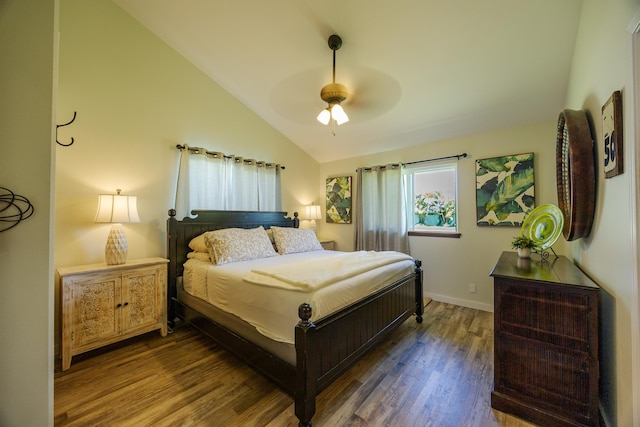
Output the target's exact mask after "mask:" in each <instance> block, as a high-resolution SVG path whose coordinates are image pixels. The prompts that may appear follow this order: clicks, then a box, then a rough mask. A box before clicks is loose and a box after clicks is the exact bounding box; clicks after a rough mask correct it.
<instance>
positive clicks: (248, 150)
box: [55, 0, 319, 266]
mask: <svg viewBox="0 0 640 427" xmlns="http://www.w3.org/2000/svg"><path fill="white" fill-rule="evenodd" d="M60 31H61V37H60V38H61V40H60V85H59V91H60V97H59V98H60V99H59V103H58V115H59V116H60V121H61V122H63V121H68V120H70V119H71V117H72V116H73V112H74V111H77V119H76V121H75V122H74V123H73V124H72V125H70V126H68V127H65V128H61V129H60V139H61V140H63V141H70V138H71V137H73V138H74V140H75V143H74V144H73V145H72V146H70V147H58V149H57V162H56V179H57V182H56V214H57V215H56V218H57V220H56V240H55V265H56V266H69V265H78V264H85V263H94V262H101V261H103V259H104V244H105V242H106V237H107V234H108V232H109V229H110V225H109V224H95V223H93V222H92V221H93V218H94V216H95V211H96V206H97V194H98V193H114V192H115V190H116V189H117V188H120V189H122V190H123V194H131V195H136V196H138V211H139V213H140V217H141V223H139V224H126V225H124V227H125V231H126V234H127V239H128V242H129V257H130V258H132V259H133V258H142V257H148V256H163V255H164V254H165V221H166V219H167V210H168V209H169V208H172V207H173V200H174V193H175V186H176V176H177V161H178V156H179V151H178V150H177V149H176V148H175V146H176V144H185V143H186V144H189V145H192V146H201V147H206V148H208V149H211V150H215V151H222V152H224V153H228V154H238V155H242V156H244V157H249V158H255V159H261V160H267V161H273V162H278V163H281V164H284V165H285V166H286V169H285V170H284V171H283V173H282V176H283V178H282V183H283V185H282V208H283V210H287V211H289V212H290V213H292V212H293V211H294V210H299V209H300V208H301V207H302V206H303V205H304V204H307V203H309V202H310V201H311V199H313V198H315V197H317V195H315V194H313V193H312V192H313V191H314V190H315V189H316V185H315V183H316V182H317V180H318V170H319V169H318V168H319V165H318V164H317V163H316V162H315V161H314V160H313V159H312V158H311V157H309V156H308V155H306V154H305V153H304V152H303V151H302V150H301V149H299V148H298V147H297V146H295V145H294V144H292V143H291V142H290V141H289V140H287V139H286V138H285V137H284V136H283V135H282V134H280V133H279V132H277V131H276V130H274V129H273V128H272V127H270V126H269V125H267V124H266V123H265V122H264V121H263V120H262V119H260V117H258V116H256V115H255V114H254V113H253V112H252V111H250V110H249V109H248V108H247V107H245V106H244V105H242V104H241V103H240V102H239V101H238V100H236V99H235V98H234V97H233V96H231V95H230V94H229V93H227V92H226V91H225V90H223V89H222V88H221V87H220V86H219V85H217V84H216V83H215V82H213V81H212V80H211V79H210V78H208V77H207V76H206V75H204V74H203V73H202V72H200V71H199V70H198V69H197V68H196V67H194V66H193V65H192V64H191V63H189V62H187V61H186V60H185V59H184V58H183V57H182V56H180V55H179V54H177V53H176V52H175V51H174V50H173V49H172V48H170V47H168V46H167V45H166V44H165V43H164V42H162V41H161V40H159V39H158V38H157V37H155V36H154V35H152V34H151V33H150V32H149V31H147V30H146V29H145V28H144V27H143V26H141V25H140V24H139V23H138V22H137V21H135V20H133V19H132V18H131V17H130V16H129V15H127V14H126V13H125V12H124V11H123V10H122V9H120V8H119V7H118V6H117V5H115V4H114V3H112V2H111V1H106V0H101V1H91V2H87V1H82V0H63V1H62V2H61V11H60Z"/></svg>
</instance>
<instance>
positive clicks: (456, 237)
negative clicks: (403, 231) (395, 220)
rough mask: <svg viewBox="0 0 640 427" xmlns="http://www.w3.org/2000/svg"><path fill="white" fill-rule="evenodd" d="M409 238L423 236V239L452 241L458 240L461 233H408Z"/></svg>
mask: <svg viewBox="0 0 640 427" xmlns="http://www.w3.org/2000/svg"><path fill="white" fill-rule="evenodd" d="M409 236H423V237H449V238H452V239H459V238H460V236H462V234H461V233H457V232H456V233H448V232H445V231H415V230H412V231H409Z"/></svg>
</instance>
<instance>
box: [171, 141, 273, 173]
mask: <svg viewBox="0 0 640 427" xmlns="http://www.w3.org/2000/svg"><path fill="white" fill-rule="evenodd" d="M176 148H177V149H178V150H180V151H182V150H184V149H185V148H188V149H189V151H191V152H192V153H200V152H201V151H203V152H204V153H205V154H210V155H213V156H214V157H217V156H218V154H222V157H224V158H225V159H233V158H234V157H235V156H227V155H226V154H223V153H217V152H215V151H207V150H206V149H204V148H201V147H187V146H186V145H180V144H177V145H176ZM242 160H243V161H244V162H245V163H250V162H256V163H262V164H265V165H269V164H272V165H275V166H276V167H277V168H280V169H284V166H282V165H279V164H277V163H268V162H264V161H257V160H253V159H242Z"/></svg>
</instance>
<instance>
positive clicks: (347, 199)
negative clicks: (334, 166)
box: [326, 176, 351, 224]
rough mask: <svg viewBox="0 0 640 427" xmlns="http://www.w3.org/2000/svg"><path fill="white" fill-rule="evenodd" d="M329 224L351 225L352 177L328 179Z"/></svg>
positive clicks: (327, 218)
mask: <svg viewBox="0 0 640 427" xmlns="http://www.w3.org/2000/svg"><path fill="white" fill-rule="evenodd" d="M326 220H327V222H328V223H334V224H351V177H350V176H341V177H338V178H327V217H326Z"/></svg>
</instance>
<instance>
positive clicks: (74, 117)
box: [56, 111, 76, 147]
mask: <svg viewBox="0 0 640 427" xmlns="http://www.w3.org/2000/svg"><path fill="white" fill-rule="evenodd" d="M75 119H76V112H75V111H74V112H73V118H72V119H71V121H70V122H68V123H65V124H63V125H56V142H57V143H58V144H59V145H62V146H63V147H68V146H70V145H71V144H73V137H71V142H70V143H68V144H63V143H62V142H60V141H58V128H60V127H62V126H69V125H70V124H71V123H73V121H74V120H75Z"/></svg>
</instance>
